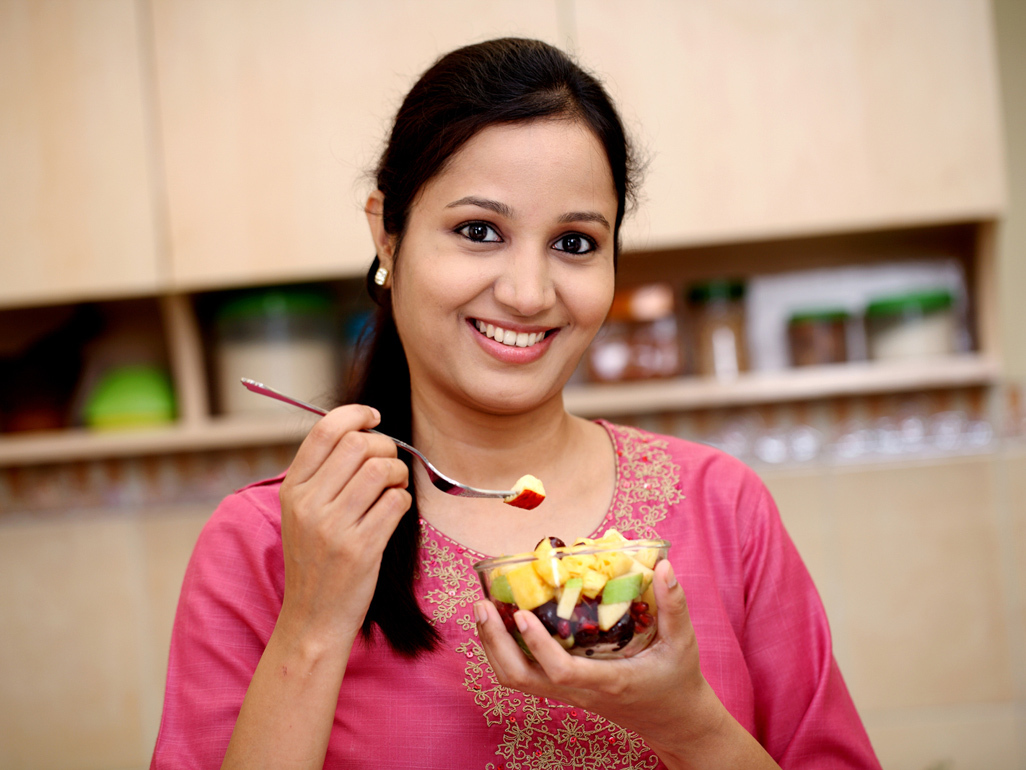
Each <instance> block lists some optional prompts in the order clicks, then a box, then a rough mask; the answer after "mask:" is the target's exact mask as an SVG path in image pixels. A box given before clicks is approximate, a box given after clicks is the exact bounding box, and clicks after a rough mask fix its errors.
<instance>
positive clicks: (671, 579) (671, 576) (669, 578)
mask: <svg viewBox="0 0 1026 770" xmlns="http://www.w3.org/2000/svg"><path fill="white" fill-rule="evenodd" d="M675 585H677V575H676V574H675V573H674V571H673V565H672V564H671V565H670V568H669V569H668V570H666V587H667V588H673V587H674V586H675Z"/></svg>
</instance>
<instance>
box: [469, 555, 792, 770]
mask: <svg viewBox="0 0 1026 770" xmlns="http://www.w3.org/2000/svg"><path fill="white" fill-rule="evenodd" d="M654 589H655V595H656V605H657V607H658V610H659V624H658V631H657V633H656V638H655V639H654V640H653V641H652V644H651V645H649V647H648V648H646V649H645V650H643V651H642V652H640V653H638V654H637V655H635V656H633V657H631V658H626V659H617V660H591V659H589V658H584V657H578V656H573V655H570V654H569V653H567V652H566V650H564V649H563V648H562V647H561V646H560V645H559V643H558V642H557V641H556V640H555V639H553V638H552V636H551V635H550V634H549V632H548V631H546V630H545V627H544V626H543V625H542V623H541V621H540V620H539V619H538V618H537V617H536V616H535V615H534V613H532V612H526V611H523V610H520V611H518V612H517V613H516V615H515V620H516V623H517V627H518V628H519V629H520V633H521V636H523V639H524V642H525V643H526V644H527V646H528V647H529V648H530V650H531V652H532V654H533V655H534V657H535V660H536V661H537V663H533V662H531V661H530V660H528V659H527V658H526V657H525V656H524V654H523V652H522V651H521V650H520V648H519V647H518V646H517V643H516V641H515V640H514V639H513V637H512V636H510V634H509V633H508V632H507V631H506V628H505V626H504V625H503V622H502V619H501V618H500V617H499V613H498V610H496V609H495V606H494V605H493V604H491V602H487V601H481V602H479V603H478V604H477V605H476V606H475V612H476V614H477V617H478V619H479V622H478V633H479V635H480V638H481V642H482V644H483V646H484V650H485V653H486V654H487V655H488V660H489V662H490V663H491V665H492V669H493V670H494V672H495V676H496V679H497V680H498V682H499V683H500V684H502V685H505V686H507V687H512V688H514V689H517V690H521V691H523V692H526V693H530V694H532V695H537V696H540V697H547V698H552V699H554V700H558V701H561V702H563V703H568V704H572V705H575V706H579V707H581V708H585V709H587V710H589V711H592V712H594V713H596V714H599V715H601V716H603V717H605V718H606V719H608V720H610V721H612V722H615V723H616V724H618V725H620V726H621V727H624V728H627V729H629V730H633V731H634V732H636V733H638V734H639V735H640V736H641V737H642V738H643V739H644V740H645V741H646V743H648V745H649V746H650V747H651V748H652V750H653V751H655V752H656V754H657V755H658V756H659V757H660V758H661V759H662V760H663V762H664V763H666V764H667V765H669V766H671V767H673V766H679V767H689V766H691V764H692V762H691V760H693V759H696V758H698V757H699V756H704V755H706V754H707V752H708V751H709V750H710V748H712V750H713V753H714V754H717V753H719V752H718V751H716V750H715V748H714V747H715V746H717V745H718V743H719V739H720V738H722V737H724V736H728V740H727V743H728V744H732V743H735V740H734V739H737V740H740V741H741V742H745V739H746V738H750V736H748V735H747V732H745V731H744V728H742V727H741V726H740V725H739V724H738V723H737V722H735V721H734V720H733V719H732V718H731V717H730V715H729V713H728V712H727V711H726V709H725V707H724V706H723V704H722V703H721V702H720V700H719V698H717V697H716V694H715V693H714V692H713V690H712V688H711V687H710V686H709V683H708V682H707V681H706V679H705V677H704V676H703V675H702V672H701V669H700V668H699V665H698V643H697V641H696V639H695V631H694V628H693V627H692V625H691V618H690V615H689V614H688V606H687V600H686V598H685V596H684V590H683V588H681V586H680V584H679V583H678V582H677V580H676V578H675V576H674V574H673V568H672V566H671V565H670V563H669V562H668V561H663V562H660V563H659V564H658V565H657V566H656V573H655V579H654ZM482 617H484V621H483V622H481V618H482ZM735 728H736V729H735ZM736 730H740V731H741V732H743V733H744V736H738V735H737V734H736ZM766 759H769V758H768V757H766ZM712 764H713V765H714V766H715V765H716V764H717V763H716V762H715V761H714V762H713V763H712ZM771 766H775V765H771Z"/></svg>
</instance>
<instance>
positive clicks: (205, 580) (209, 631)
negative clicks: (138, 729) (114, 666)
mask: <svg viewBox="0 0 1026 770" xmlns="http://www.w3.org/2000/svg"><path fill="white" fill-rule="evenodd" d="M279 510H280V509H278V508H277V485H276V484H275V485H273V486H268V485H264V486H260V485H257V486H254V487H250V488H247V489H246V490H243V491H241V492H239V493H236V494H235V495H232V496H230V497H228V498H226V499H225V501H224V502H222V503H221V505H220V506H218V508H217V510H216V511H215V512H214V514H213V516H212V517H211V519H210V521H208V522H207V524H206V526H205V527H204V528H203V530H202V532H201V534H200V536H199V539H198V541H197V543H196V546H195V549H194V551H193V554H192V558H191V559H190V561H189V565H188V568H187V569H186V573H185V579H184V581H183V584H182V591H181V595H180V598H179V602H178V609H177V612H176V615H175V622H174V627H173V630H172V635H171V651H170V655H169V660H168V673H167V686H166V689H165V694H164V710H163V715H162V718H161V724H160V731H159V734H158V737H157V743H156V747H155V749H154V753H153V759H152V762H151V764H150V767H151V770H170V769H171V768H175V769H176V770H177V769H178V768H218V767H220V766H221V762H222V760H223V759H224V755H225V752H226V751H227V748H228V742H229V740H230V738H231V734H232V730H233V729H234V727H235V721H236V719H237V718H238V715H239V710H240V709H241V707H242V701H243V698H244V697H245V695H246V690H247V689H248V687H249V683H250V680H251V679H252V677H253V673H254V671H255V670H256V666H257V663H258V662H259V661H260V656H261V655H262V654H263V651H264V647H265V646H266V644H267V640H268V639H269V638H270V635H271V631H273V630H274V625H275V623H276V621H277V618H278V613H279V611H280V609H281V600H282V596H283V593H284V572H285V570H284V563H283V557H282V549H281V516H280V512H279Z"/></svg>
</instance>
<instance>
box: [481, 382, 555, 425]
mask: <svg viewBox="0 0 1026 770" xmlns="http://www.w3.org/2000/svg"><path fill="white" fill-rule="evenodd" d="M562 390H563V389H562V387H556V388H552V389H549V390H548V391H544V392H543V391H541V390H539V389H538V388H537V385H536V384H535V385H532V386H530V387H529V388H520V389H507V390H490V391H488V392H487V393H480V392H477V393H468V394H467V397H468V399H469V401H470V402H471V403H472V404H473V405H474V407H475V408H477V409H478V410H479V411H481V412H483V413H485V414H492V415H496V416H503V417H511V416H515V415H518V414H526V413H528V412H531V411H534V410H535V409H538V408H539V407H542V406H544V405H545V404H547V403H549V402H551V401H552V400H553V399H554V398H559V396H560V394H561V393H562Z"/></svg>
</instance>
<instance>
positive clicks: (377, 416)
mask: <svg viewBox="0 0 1026 770" xmlns="http://www.w3.org/2000/svg"><path fill="white" fill-rule="evenodd" d="M370 410H371V412H372V413H373V415H374V419H375V420H377V421H378V422H381V412H379V411H378V410H377V409H375V408H374V407H373V406H372V407H371V408H370Z"/></svg>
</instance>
